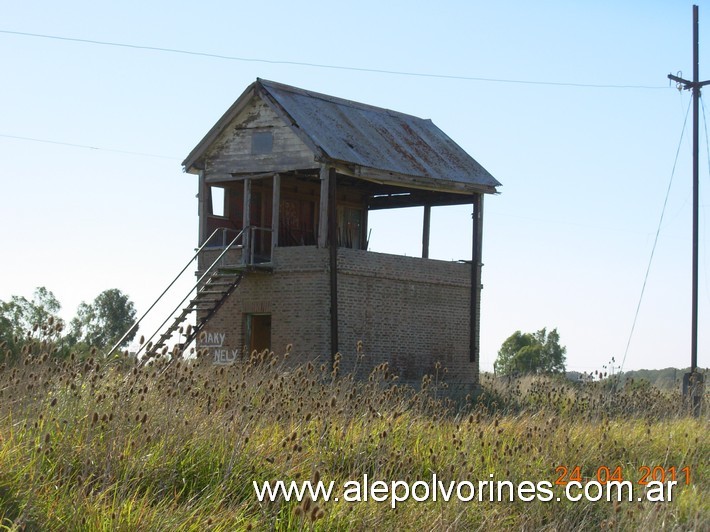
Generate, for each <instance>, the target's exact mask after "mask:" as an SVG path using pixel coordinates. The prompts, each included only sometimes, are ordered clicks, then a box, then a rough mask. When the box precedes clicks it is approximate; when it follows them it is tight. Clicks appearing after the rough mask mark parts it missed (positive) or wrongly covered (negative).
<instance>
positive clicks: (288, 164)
mask: <svg viewBox="0 0 710 532" xmlns="http://www.w3.org/2000/svg"><path fill="white" fill-rule="evenodd" d="M204 161H205V178H206V180H207V182H211V183H215V182H220V181H228V180H231V179H233V174H258V173H262V172H286V171H290V170H306V169H312V168H319V165H318V163H316V162H315V160H314V155H313V152H312V151H311V150H310V148H308V146H306V144H304V142H303V141H302V140H301V139H300V138H299V137H298V136H297V135H296V134H295V133H294V132H293V130H292V129H291V127H290V126H289V125H288V124H287V123H285V122H284V121H283V120H282V119H281V117H279V116H278V115H277V114H276V112H275V111H274V110H273V109H272V108H271V107H270V106H269V105H268V104H267V103H266V102H265V101H263V100H262V99H261V98H259V97H253V98H252V99H251V100H250V101H249V103H248V104H247V105H246V106H245V107H244V109H243V110H242V111H241V112H240V113H239V114H238V115H237V116H236V117H235V118H234V119H233V120H232V121H231V122H230V124H229V125H228V126H227V127H226V128H225V129H224V131H222V133H221V134H220V135H219V136H218V137H217V139H216V140H215V141H214V142H213V143H212V146H210V148H209V149H208V150H207V152H206V153H205V155H204Z"/></svg>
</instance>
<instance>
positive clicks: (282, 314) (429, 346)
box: [205, 246, 478, 388]
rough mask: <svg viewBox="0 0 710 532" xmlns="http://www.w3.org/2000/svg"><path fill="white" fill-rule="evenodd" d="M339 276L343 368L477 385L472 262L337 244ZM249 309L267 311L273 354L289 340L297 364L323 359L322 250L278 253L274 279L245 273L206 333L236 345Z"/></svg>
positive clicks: (326, 328) (325, 296)
mask: <svg viewBox="0 0 710 532" xmlns="http://www.w3.org/2000/svg"><path fill="white" fill-rule="evenodd" d="M338 272H339V275H338V303H339V304H338V317H339V326H338V336H339V347H340V351H341V354H342V362H341V369H342V371H343V372H350V371H354V372H355V373H357V374H358V376H360V377H366V376H367V375H368V374H369V372H370V370H371V369H372V367H373V366H375V365H377V364H380V363H382V362H388V363H389V366H390V370H391V371H392V372H394V373H396V374H398V375H399V376H400V379H401V380H402V381H403V382H411V383H419V382H420V381H421V378H422V376H423V375H425V374H430V375H435V374H437V373H438V376H439V378H440V379H442V380H445V381H447V382H449V383H451V384H452V385H457V384H458V385H459V387H464V388H465V387H466V386H473V385H475V383H477V382H478V363H477V362H469V316H470V314H469V313H470V297H471V296H470V295H471V291H470V290H471V289H470V286H471V266H470V265H468V264H459V263H454V262H445V261H437V260H425V259H419V258H414V257H402V256H398V255H389V254H383V253H373V252H366V251H358V250H352V249H346V248H340V249H339V250H338ZM246 313H270V314H271V323H272V333H271V334H272V335H271V345H272V349H273V350H274V351H275V352H277V353H282V352H283V351H284V350H285V349H286V345H287V344H292V346H293V349H292V355H291V360H293V361H294V362H297V363H298V362H305V361H307V360H314V359H315V360H318V361H322V362H329V361H330V353H329V348H330V279H329V262H328V249H318V248H316V247H313V246H303V247H288V248H276V249H275V251H274V257H273V273H262V272H250V273H248V274H247V275H246V276H245V278H244V279H243V280H242V283H241V284H240V286H239V288H238V289H237V290H236V291H235V293H234V294H233V295H232V296H231V298H230V300H229V301H227V302H226V303H225V304H224V306H223V307H222V308H221V309H220V311H219V312H218V313H217V315H216V316H215V317H214V318H213V319H212V320H211V321H210V323H209V324H208V325H207V327H206V328H205V330H206V331H207V332H215V333H216V332H219V333H224V334H225V342H224V343H225V344H228V346H227V347H229V348H230V349H236V348H241V347H243V344H244V342H245V333H244V330H243V329H244V317H243V316H244V314H246ZM358 342H362V346H363V350H362V353H361V356H360V357H359V358H358V355H357V343H358ZM437 361H438V362H440V363H441V368H440V369H438V371H437V368H436V362H437Z"/></svg>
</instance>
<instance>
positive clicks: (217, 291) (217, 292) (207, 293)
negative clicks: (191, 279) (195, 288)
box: [197, 290, 226, 296]
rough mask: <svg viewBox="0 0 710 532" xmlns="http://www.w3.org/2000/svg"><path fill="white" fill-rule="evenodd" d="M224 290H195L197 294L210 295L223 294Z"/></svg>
mask: <svg viewBox="0 0 710 532" xmlns="http://www.w3.org/2000/svg"><path fill="white" fill-rule="evenodd" d="M225 292H226V290H200V291H199V292H197V295H198V296H201V295H212V294H218V295H220V296H221V295H223V294H224V293H225Z"/></svg>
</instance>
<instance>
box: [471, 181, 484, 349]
mask: <svg viewBox="0 0 710 532" xmlns="http://www.w3.org/2000/svg"><path fill="white" fill-rule="evenodd" d="M471 217H472V218H473V237H472V241H473V245H472V253H471V325H470V353H469V360H470V361H471V362H476V361H477V360H478V357H479V355H480V334H481V331H480V330H479V329H480V324H481V316H480V315H479V309H480V305H481V266H482V264H481V256H482V255H481V247H482V244H483V194H474V196H473V213H472V215H471Z"/></svg>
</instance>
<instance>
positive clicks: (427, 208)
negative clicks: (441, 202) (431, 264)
mask: <svg viewBox="0 0 710 532" xmlns="http://www.w3.org/2000/svg"><path fill="white" fill-rule="evenodd" d="M430 226H431V205H424V224H423V229H422V258H423V259H428V258H429V228H430Z"/></svg>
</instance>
